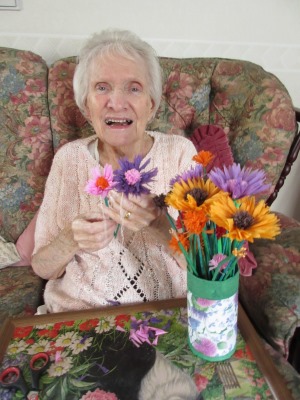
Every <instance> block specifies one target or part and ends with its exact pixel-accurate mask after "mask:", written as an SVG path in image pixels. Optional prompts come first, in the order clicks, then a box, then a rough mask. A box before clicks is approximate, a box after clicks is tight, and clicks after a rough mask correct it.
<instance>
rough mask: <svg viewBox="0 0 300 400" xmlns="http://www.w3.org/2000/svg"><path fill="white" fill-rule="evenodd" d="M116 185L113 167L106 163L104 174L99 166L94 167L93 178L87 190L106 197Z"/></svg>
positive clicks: (87, 185)
mask: <svg viewBox="0 0 300 400" xmlns="http://www.w3.org/2000/svg"><path fill="white" fill-rule="evenodd" d="M113 187H114V182H113V169H112V166H111V165H110V164H105V166H104V168H103V174H101V171H100V168H99V166H97V167H95V168H92V179H90V180H89V181H88V183H87V184H86V187H85V189H84V190H85V191H86V192H87V193H90V194H94V195H98V196H101V197H102V198H106V197H107V195H108V193H109V191H110V190H111V189H112V188H113Z"/></svg>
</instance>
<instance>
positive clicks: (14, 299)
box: [0, 48, 300, 398]
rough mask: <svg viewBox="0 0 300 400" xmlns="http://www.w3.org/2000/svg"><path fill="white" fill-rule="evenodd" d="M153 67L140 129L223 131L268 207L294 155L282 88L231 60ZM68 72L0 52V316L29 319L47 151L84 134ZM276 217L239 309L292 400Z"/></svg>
mask: <svg viewBox="0 0 300 400" xmlns="http://www.w3.org/2000/svg"><path fill="white" fill-rule="evenodd" d="M161 66H162V70H163V74H164V88H163V96H162V100H161V104H160V107H159V110H158V112H157V114H156V117H155V119H154V121H152V123H151V126H149V128H150V129H154V130H160V131H162V132H165V133H166V134H168V133H172V134H176V135H184V136H187V137H189V138H191V139H192V140H193V135H194V133H195V131H196V130H197V129H199V127H203V126H205V127H206V128H207V127H218V128H221V129H223V130H224V131H225V132H226V134H227V138H228V141H229V144H230V148H231V151H232V156H233V158H234V160H235V161H236V162H239V163H241V164H242V165H247V166H249V167H254V168H263V169H264V170H265V171H266V174H267V179H268V181H269V183H271V188H270V191H269V192H268V193H266V194H265V199H266V200H267V202H268V204H269V205H271V203H272V201H273V200H274V199H275V198H276V195H277V193H278V191H279V189H280V188H281V186H282V185H283V183H284V179H285V176H286V175H287V173H288V172H289V170H290V167H291V164H292V162H293V161H294V160H295V159H296V157H297V154H298V151H299V147H300V139H299V133H297V123H296V114H297V113H295V111H294V108H293V105H292V102H291V99H290V96H289V94H288V92H287V91H286V89H285V87H284V86H283V85H282V83H281V82H280V81H279V80H278V79H277V78H276V77H275V76H274V75H272V74H270V73H268V72H266V71H264V70H263V69H262V68H261V67H260V66H258V65H255V64H253V63H250V62H247V61H241V60H230V59H219V58H191V59H171V58H161ZM74 68H75V58H74V57H71V58H66V59H62V60H58V61H57V62H55V63H54V64H53V65H51V66H50V67H48V66H47V64H46V63H45V61H44V60H43V59H42V58H41V57H40V56H38V55H36V54H33V53H32V52H29V51H20V50H16V49H9V48H0V88H1V90H0V239H1V240H0V254H1V257H2V258H1V259H0V268H1V269H0V314H1V313H2V315H4V314H8V315H9V316H11V317H19V316H24V315H31V314H34V313H35V312H36V309H37V307H38V305H40V304H41V302H42V294H43V287H44V283H45V282H43V280H42V279H40V278H39V277H37V276H36V275H35V274H34V273H33V270H32V268H31V266H30V256H31V252H32V248H33V235H34V224H35V217H36V213H37V211H38V208H39V205H40V204H41V201H42V198H43V190H44V185H45V181H46V179H47V175H48V172H49V169H50V167H51V162H52V158H53V155H54V154H55V152H56V151H57V149H58V148H59V147H60V146H62V145H63V144H64V143H66V142H68V141H70V140H74V139H76V138H78V137H84V136H87V135H90V134H91V133H92V128H91V126H90V125H89V124H88V123H87V121H86V120H85V118H84V117H83V116H82V114H81V113H80V111H79V110H78V108H77V106H76V104H75V102H74V99H73V91H72V77H73V73H74ZM297 116H298V117H299V114H297ZM210 131H211V132H214V131H215V129H211V130H209V129H208V135H209V134H210ZM218 143H219V142H218V141H217V140H216V143H215V145H216V146H218V145H219V147H220V146H222V144H221V142H220V143H219V144H218ZM218 151H220V153H222V148H221V149H219V150H218ZM278 215H279V218H280V220H281V226H282V233H281V235H280V236H279V237H278V238H277V239H276V240H275V241H263V240H261V241H258V242H256V243H255V244H254V245H253V246H251V250H252V251H253V253H254V255H255V257H256V260H257V263H258V268H257V269H256V270H255V273H254V274H253V276H251V277H243V278H241V281H240V301H241V302H242V304H243V306H244V307H245V309H246V311H247V313H248V315H249V316H250V318H251V320H252V322H253V323H254V325H255V327H256V329H257V330H258V331H259V333H260V334H261V336H262V337H263V338H264V339H265V340H266V342H267V343H268V344H267V346H268V348H269V350H270V353H272V355H273V357H274V358H275V359H276V360H277V361H278V360H280V362H277V364H278V365H279V368H281V372H282V373H283V374H284V375H285V379H286V381H287V383H288V385H289V387H290V388H291V390H292V392H293V394H294V396H295V398H300V389H299V387H300V376H299V374H297V373H296V370H295V369H296V368H299V356H298V358H297V354H299V341H300V336H299V330H300V222H297V221H295V220H292V219H291V218H288V217H286V216H284V215H282V214H278ZM0 323H1V321H0ZM0 329H1V327H0ZM297 349H298V353H297ZM286 360H288V361H289V362H290V363H288V362H287V361H286ZM292 365H293V367H294V368H293V367H292ZM297 388H298V389H297Z"/></svg>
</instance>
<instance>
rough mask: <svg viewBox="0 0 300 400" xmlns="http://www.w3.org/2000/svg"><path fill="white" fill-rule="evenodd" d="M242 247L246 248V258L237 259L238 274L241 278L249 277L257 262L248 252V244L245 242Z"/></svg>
mask: <svg viewBox="0 0 300 400" xmlns="http://www.w3.org/2000/svg"><path fill="white" fill-rule="evenodd" d="M243 246H244V247H245V248H246V256H245V257H241V258H239V259H238V266H239V269H240V274H241V275H243V276H251V275H252V270H253V269H254V268H256V267H257V262H256V260H255V257H254V254H253V253H252V252H251V251H250V250H249V244H248V242H245V243H244V245H243Z"/></svg>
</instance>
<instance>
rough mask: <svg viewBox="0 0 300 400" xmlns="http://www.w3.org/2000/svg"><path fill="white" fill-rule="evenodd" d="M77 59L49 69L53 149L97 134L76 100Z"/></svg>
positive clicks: (54, 65) (68, 59) (58, 62)
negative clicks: (75, 75)
mask: <svg viewBox="0 0 300 400" xmlns="http://www.w3.org/2000/svg"><path fill="white" fill-rule="evenodd" d="M75 66H76V58H75V57H68V58H65V59H62V60H58V61H57V62H55V63H54V64H52V65H51V66H50V68H49V87H48V101H49V110H50V118H51V128H52V134H53V148H54V151H55V152H56V151H57V150H58V148H59V147H60V146H62V145H63V144H65V143H67V142H70V141H72V140H75V139H78V138H83V137H87V136H90V135H93V134H94V133H95V132H94V131H93V128H92V127H91V125H90V124H89V123H88V122H87V120H86V119H85V118H84V116H83V115H82V113H81V112H80V110H79V108H78V107H77V105H76V103H75V100H74V91H73V75H74V71H75Z"/></svg>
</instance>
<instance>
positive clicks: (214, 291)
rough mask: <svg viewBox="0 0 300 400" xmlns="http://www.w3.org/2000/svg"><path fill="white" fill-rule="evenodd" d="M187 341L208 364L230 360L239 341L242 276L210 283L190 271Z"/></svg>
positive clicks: (195, 352) (188, 279)
mask: <svg viewBox="0 0 300 400" xmlns="http://www.w3.org/2000/svg"><path fill="white" fill-rule="evenodd" d="M187 274H188V276H187V288H188V291H187V308H188V342H189V346H190V348H191V350H192V352H193V353H194V354H195V355H197V356H199V357H201V358H203V359H205V360H209V361H221V360H225V359H227V358H230V357H231V356H232V355H233V353H234V352H235V348H236V340H237V317H238V286H239V273H236V274H235V275H234V276H233V277H231V278H229V279H226V280H225V281H208V280H205V279H201V278H199V277H196V276H195V275H193V274H192V273H190V272H189V271H188V272H187Z"/></svg>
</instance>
